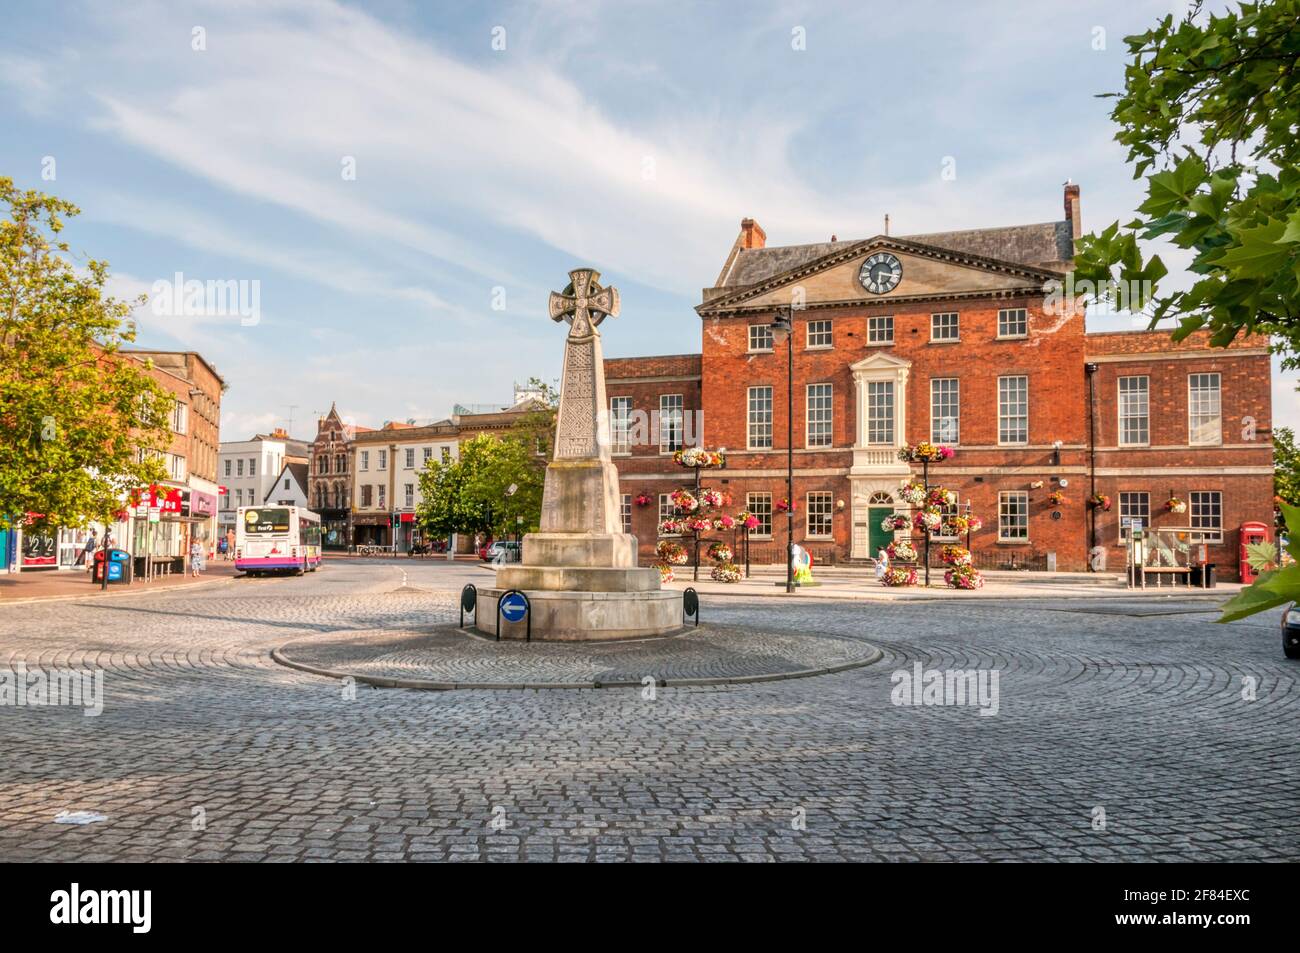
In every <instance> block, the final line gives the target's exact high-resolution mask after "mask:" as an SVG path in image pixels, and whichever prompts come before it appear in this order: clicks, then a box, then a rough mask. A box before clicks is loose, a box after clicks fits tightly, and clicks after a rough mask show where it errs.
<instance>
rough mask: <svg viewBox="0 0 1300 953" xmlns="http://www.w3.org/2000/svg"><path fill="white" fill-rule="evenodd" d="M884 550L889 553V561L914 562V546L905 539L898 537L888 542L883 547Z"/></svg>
mask: <svg viewBox="0 0 1300 953" xmlns="http://www.w3.org/2000/svg"><path fill="white" fill-rule="evenodd" d="M885 552H887V553H888V554H889V561H890V562H900V563H913V562H916V547H915V546H913V545H912V544H911V542H910V541H908V540H906V539H899V540H895V541H894V542H892V543H890V544H889V545H888V546H886V547H885Z"/></svg>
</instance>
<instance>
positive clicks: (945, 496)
mask: <svg viewBox="0 0 1300 953" xmlns="http://www.w3.org/2000/svg"><path fill="white" fill-rule="evenodd" d="M956 502H957V493H956V491H954V490H945V489H944V488H943V487H941V486H932V487H930V492H929V494H927V495H926V498H925V503H926V506H929V507H933V508H936V509H938V508H940V507H944V506H952V505H954V504H955V503H956Z"/></svg>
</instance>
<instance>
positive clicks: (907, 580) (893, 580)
mask: <svg viewBox="0 0 1300 953" xmlns="http://www.w3.org/2000/svg"><path fill="white" fill-rule="evenodd" d="M880 583H881V585H884V586H915V585H916V569H915V568H914V567H912V566H907V567H905V568H890V569H886V570H885V574H884V575H883V576H881V577H880Z"/></svg>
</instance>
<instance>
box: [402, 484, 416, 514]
mask: <svg viewBox="0 0 1300 953" xmlns="http://www.w3.org/2000/svg"><path fill="white" fill-rule="evenodd" d="M402 491H403V494H404V499H405V501H406V502H405V504H404V505H405V506H406V508H407V509H410V508H412V507H414V506H415V484H414V483H404V484H402Z"/></svg>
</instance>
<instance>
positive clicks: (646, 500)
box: [632, 493, 654, 506]
mask: <svg viewBox="0 0 1300 953" xmlns="http://www.w3.org/2000/svg"><path fill="white" fill-rule="evenodd" d="M632 502H634V503H636V505H637V506H649V505H650V504H651V503H653V502H654V497H652V496H651V495H650V494H649V493H638V494H637V495H636V499H635V500H633V501H632Z"/></svg>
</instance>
